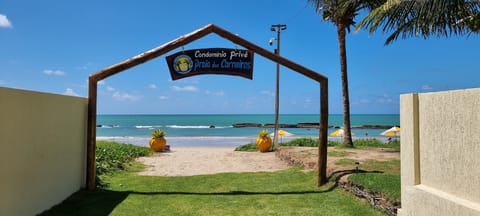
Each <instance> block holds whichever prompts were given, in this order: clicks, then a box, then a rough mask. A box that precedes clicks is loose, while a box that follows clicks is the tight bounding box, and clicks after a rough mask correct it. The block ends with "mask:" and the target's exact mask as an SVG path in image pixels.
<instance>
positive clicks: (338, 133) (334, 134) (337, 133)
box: [330, 128, 355, 137]
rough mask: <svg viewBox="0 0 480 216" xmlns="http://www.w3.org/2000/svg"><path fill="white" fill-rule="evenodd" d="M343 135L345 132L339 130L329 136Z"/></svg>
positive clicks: (341, 129)
mask: <svg viewBox="0 0 480 216" xmlns="http://www.w3.org/2000/svg"><path fill="white" fill-rule="evenodd" d="M344 135H345V131H344V130H343V128H340V129H338V130H336V131H333V132H332V133H330V136H337V137H338V136H341V137H343V136H344ZM353 135H355V134H354V133H352V136H353Z"/></svg>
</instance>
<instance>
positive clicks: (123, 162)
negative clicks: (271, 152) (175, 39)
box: [41, 142, 400, 216]
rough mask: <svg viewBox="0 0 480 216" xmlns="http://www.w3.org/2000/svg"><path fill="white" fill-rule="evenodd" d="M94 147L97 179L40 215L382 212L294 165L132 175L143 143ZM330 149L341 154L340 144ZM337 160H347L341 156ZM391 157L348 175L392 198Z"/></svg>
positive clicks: (394, 169) (395, 164)
mask: <svg viewBox="0 0 480 216" xmlns="http://www.w3.org/2000/svg"><path fill="white" fill-rule="evenodd" d="M250 146H252V145H250ZM249 148H251V147H248V148H247V149H249ZM96 152H97V157H96V161H97V173H101V175H100V178H99V179H98V180H101V182H102V183H103V184H101V185H99V188H97V190H96V191H95V192H87V191H79V192H77V193H75V194H73V195H72V196H71V197H69V198H68V199H67V200H65V201H64V202H63V203H61V204H59V205H57V206H55V207H53V208H52V209H50V210H48V211H46V212H44V213H43V214H41V215H335V216H336V215H385V214H384V213H382V212H380V211H378V210H375V209H373V208H372V207H371V206H370V205H369V204H368V203H367V202H366V201H364V200H361V199H358V198H356V197H354V196H353V195H351V194H349V193H348V192H344V191H343V190H342V189H339V188H337V185H336V184H335V183H334V182H330V183H329V184H327V185H326V186H323V187H321V188H317V187H316V186H315V182H316V175H315V173H314V172H304V171H303V170H300V169H298V168H292V169H289V170H285V171H278V172H259V173H226V174H215V175H200V176H191V177H158V176H137V175H136V172H137V171H140V170H142V169H143V168H144V166H143V164H139V163H135V162H132V160H133V158H135V157H138V156H141V155H149V154H150V153H151V152H150V150H149V149H148V148H145V147H139V146H134V145H125V144H119V143H112V142H97V151H96ZM334 154H335V155H336V156H348V154H347V155H345V153H344V152H343V151H338V152H336V153H334ZM331 156H332V155H331ZM339 162H340V163H346V164H351V163H353V161H352V160H349V159H342V160H341V161H339ZM399 164H400V163H399V161H398V160H397V161H386V162H380V161H367V162H364V163H362V165H361V169H363V170H375V171H380V172H384V173H383V174H378V173H366V174H365V175H364V174H354V175H352V176H350V178H352V179H351V180H352V181H355V182H356V183H359V184H362V185H365V186H366V187H367V188H370V189H372V190H375V191H379V192H382V193H385V194H387V195H388V196H391V197H393V198H394V199H395V198H399V191H400V190H399V189H397V185H399V181H398V182H397V181H396V179H397V178H398V179H399V169H400V168H399ZM379 182H390V183H392V184H390V183H388V184H387V183H386V184H379Z"/></svg>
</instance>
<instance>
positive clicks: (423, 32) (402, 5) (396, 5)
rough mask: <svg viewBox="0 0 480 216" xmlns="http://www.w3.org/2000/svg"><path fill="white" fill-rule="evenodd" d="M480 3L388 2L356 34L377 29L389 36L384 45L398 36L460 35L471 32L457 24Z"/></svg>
mask: <svg viewBox="0 0 480 216" xmlns="http://www.w3.org/2000/svg"><path fill="white" fill-rule="evenodd" d="M479 7H480V3H479V1H478V0H475V1H464V0H407V1H405V0H388V1H387V2H386V3H385V4H383V5H382V6H380V7H378V8H376V9H375V10H373V11H372V12H371V13H370V14H368V15H367V16H366V17H365V18H364V19H363V20H361V21H360V23H359V24H358V25H357V28H356V31H358V30H359V29H361V28H365V29H368V30H369V32H370V33H373V32H375V31H376V30H377V29H379V28H381V29H382V32H384V33H385V32H392V34H391V35H390V36H389V37H388V38H387V41H386V44H389V43H391V42H393V41H394V40H396V39H397V38H398V37H399V36H401V37H402V38H408V37H412V36H415V37H423V38H427V37H430V36H437V37H441V36H445V37H448V36H450V35H462V34H465V33H468V32H471V30H470V28H469V27H468V22H459V21H460V20H463V19H465V18H467V17H472V16H475V15H476V14H478V9H479Z"/></svg>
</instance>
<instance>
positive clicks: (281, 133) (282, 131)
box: [278, 130, 293, 137]
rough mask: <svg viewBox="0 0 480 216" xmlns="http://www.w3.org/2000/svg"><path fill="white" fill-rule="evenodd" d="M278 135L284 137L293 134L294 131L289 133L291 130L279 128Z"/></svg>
mask: <svg viewBox="0 0 480 216" xmlns="http://www.w3.org/2000/svg"><path fill="white" fill-rule="evenodd" d="M278 135H279V136H282V137H283V136H293V134H292V133H289V132H287V131H284V130H279V131H278Z"/></svg>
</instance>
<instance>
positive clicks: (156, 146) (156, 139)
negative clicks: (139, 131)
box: [150, 129, 167, 152]
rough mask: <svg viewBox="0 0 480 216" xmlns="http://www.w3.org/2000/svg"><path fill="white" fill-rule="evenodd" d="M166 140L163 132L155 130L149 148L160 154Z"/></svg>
mask: <svg viewBox="0 0 480 216" xmlns="http://www.w3.org/2000/svg"><path fill="white" fill-rule="evenodd" d="M166 145H167V140H166V139H165V132H164V131H162V130H160V129H157V130H154V131H153V132H152V139H150V148H151V149H152V150H153V151H156V152H161V151H163V150H165V146H166Z"/></svg>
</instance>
